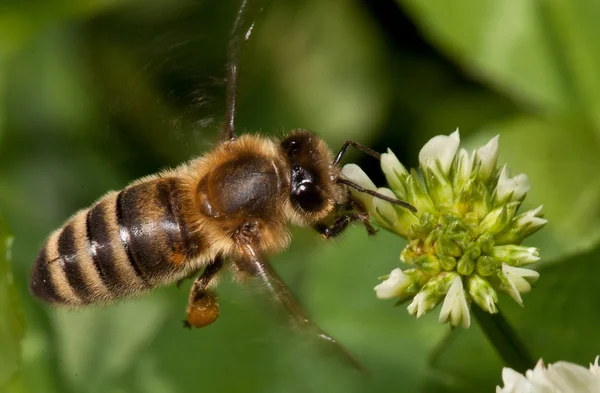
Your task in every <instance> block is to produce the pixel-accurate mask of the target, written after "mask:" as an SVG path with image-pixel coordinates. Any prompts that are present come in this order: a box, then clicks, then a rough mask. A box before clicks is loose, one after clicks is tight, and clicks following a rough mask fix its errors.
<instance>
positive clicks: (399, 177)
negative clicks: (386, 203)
mask: <svg viewBox="0 0 600 393" xmlns="http://www.w3.org/2000/svg"><path fill="white" fill-rule="evenodd" d="M380 162H381V170H382V171H383V173H384V175H385V179H386V180H387V182H388V184H389V185H390V187H391V188H392V189H393V190H394V191H396V192H398V193H399V194H400V195H402V196H404V195H405V194H406V190H405V189H406V186H405V185H404V180H405V179H406V177H407V176H408V171H407V170H406V168H405V167H404V165H402V164H401V163H400V161H399V160H398V157H396V155H395V154H394V152H392V151H391V150H390V149H388V150H387V153H383V154H382V155H381V161H380Z"/></svg>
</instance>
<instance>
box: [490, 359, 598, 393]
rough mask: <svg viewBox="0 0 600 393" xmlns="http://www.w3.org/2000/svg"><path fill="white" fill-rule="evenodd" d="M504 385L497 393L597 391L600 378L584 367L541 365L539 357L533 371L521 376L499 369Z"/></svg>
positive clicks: (567, 363)
mask: <svg viewBox="0 0 600 393" xmlns="http://www.w3.org/2000/svg"><path fill="white" fill-rule="evenodd" d="M502 382H503V383H504V388H500V387H496V392H497V393H525V392H527V393H557V392H561V393H562V392H565V393H594V392H596V393H597V392H600V377H599V376H598V375H596V374H594V372H593V371H591V370H587V369H586V368H585V367H582V366H579V365H577V364H574V363H569V362H557V363H554V364H551V365H549V366H548V367H547V368H546V367H544V363H543V362H542V361H541V360H540V361H539V362H538V363H537V364H536V366H535V368H534V369H533V370H528V371H527V372H525V375H524V376H523V375H521V374H519V373H517V372H516V371H514V370H512V369H510V368H504V369H503V370H502Z"/></svg>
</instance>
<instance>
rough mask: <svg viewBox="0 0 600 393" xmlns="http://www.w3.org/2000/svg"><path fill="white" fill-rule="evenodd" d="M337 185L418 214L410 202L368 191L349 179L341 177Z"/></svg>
mask: <svg viewBox="0 0 600 393" xmlns="http://www.w3.org/2000/svg"><path fill="white" fill-rule="evenodd" d="M336 183H341V184H345V185H347V186H348V187H352V188H354V189H355V190H356V191H358V192H364V193H365V194H369V195H371V196H374V197H375V198H378V199H381V200H384V201H387V202H389V203H392V204H394V205H397V206H401V207H403V208H405V209H408V210H410V211H411V212H413V213H416V212H417V209H416V208H415V207H414V206H413V205H411V204H410V203H408V202H404V201H400V200H398V199H395V198H390V197H389V196H386V195H383V194H380V193H378V192H377V191H373V190H369V189H366V188H364V187H362V186H359V185H358V184H356V183H354V182H352V181H350V180H348V179H344V178H342V177H339V178H338V179H337V180H336Z"/></svg>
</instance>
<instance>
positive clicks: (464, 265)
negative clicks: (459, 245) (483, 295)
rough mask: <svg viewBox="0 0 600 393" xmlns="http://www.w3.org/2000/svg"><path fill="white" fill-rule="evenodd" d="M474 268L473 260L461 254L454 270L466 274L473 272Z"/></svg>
mask: <svg viewBox="0 0 600 393" xmlns="http://www.w3.org/2000/svg"><path fill="white" fill-rule="evenodd" d="M473 269H475V261H473V260H472V259H471V258H469V257H468V256H467V255H463V256H462V257H460V259H459V260H458V263H457V264H456V271H457V272H458V273H459V274H462V275H463V276H468V275H469V274H471V273H473Z"/></svg>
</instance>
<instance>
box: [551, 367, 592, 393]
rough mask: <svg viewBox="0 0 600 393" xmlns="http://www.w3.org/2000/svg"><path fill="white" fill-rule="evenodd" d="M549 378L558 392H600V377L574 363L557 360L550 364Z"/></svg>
mask: <svg viewBox="0 0 600 393" xmlns="http://www.w3.org/2000/svg"><path fill="white" fill-rule="evenodd" d="M547 379H548V382H549V385H550V386H552V387H553V388H554V391H557V392H577V393H597V392H600V378H598V377H597V376H596V375H594V374H592V373H591V372H590V371H589V370H588V369H586V368H585V367H582V366H579V365H577V364H574V363H569V362H556V363H554V364H551V365H549V366H548V372H547Z"/></svg>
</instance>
